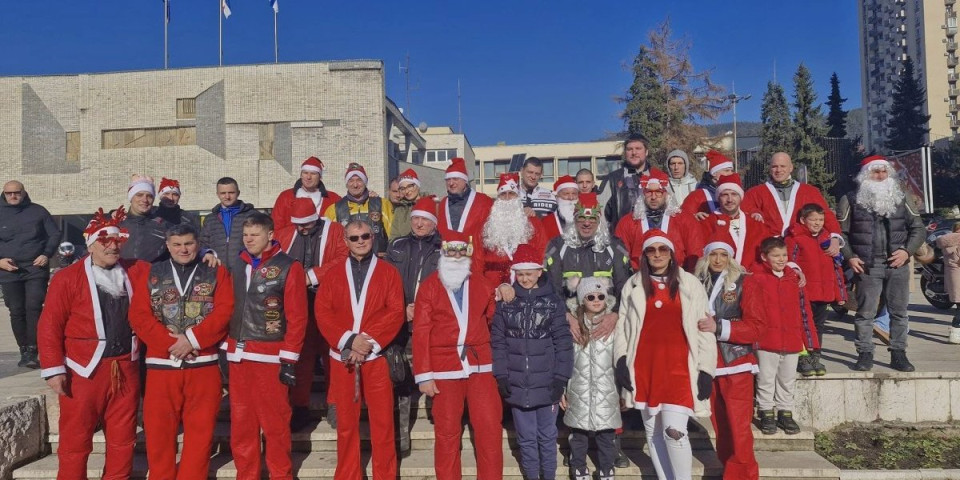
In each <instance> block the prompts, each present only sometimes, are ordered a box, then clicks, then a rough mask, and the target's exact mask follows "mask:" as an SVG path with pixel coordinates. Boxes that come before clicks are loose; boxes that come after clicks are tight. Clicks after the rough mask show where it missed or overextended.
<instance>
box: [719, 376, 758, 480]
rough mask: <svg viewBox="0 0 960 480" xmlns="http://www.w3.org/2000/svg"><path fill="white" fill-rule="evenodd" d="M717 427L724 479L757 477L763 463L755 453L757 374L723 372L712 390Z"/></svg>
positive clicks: (737, 479) (751, 478) (754, 479)
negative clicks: (753, 423) (754, 394)
mask: <svg viewBox="0 0 960 480" xmlns="http://www.w3.org/2000/svg"><path fill="white" fill-rule="evenodd" d="M710 407H711V408H712V409H713V416H711V417H710V420H712V421H713V430H714V431H715V432H716V433H717V458H719V459H720V463H722V464H723V478H724V480H757V479H758V478H760V467H759V465H757V458H756V456H754V454H753V430H751V427H750V425H751V422H752V421H753V374H752V373H750V372H742V373H735V374H733V375H721V376H719V377H717V378H715V379H714V380H713V392H711V394H710Z"/></svg>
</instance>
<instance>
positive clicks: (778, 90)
mask: <svg viewBox="0 0 960 480" xmlns="http://www.w3.org/2000/svg"><path fill="white" fill-rule="evenodd" d="M760 123H761V125H762V126H761V128H760V156H761V158H762V159H764V160H763V161H764V164H765V163H766V160H768V159H769V158H770V157H771V156H773V154H774V153H777V152H789V151H790V150H791V149H792V148H793V121H792V120H790V106H789V105H787V97H786V95H785V94H784V93H783V87H781V86H780V85H779V84H777V83H773V82H767V92H766V93H764V94H763V104H762V105H761V106H760Z"/></svg>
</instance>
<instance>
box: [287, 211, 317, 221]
mask: <svg viewBox="0 0 960 480" xmlns="http://www.w3.org/2000/svg"><path fill="white" fill-rule="evenodd" d="M315 220H320V215H317V213H316V212H314V213H313V215H309V216H306V217H290V223H310V222H313V221H315Z"/></svg>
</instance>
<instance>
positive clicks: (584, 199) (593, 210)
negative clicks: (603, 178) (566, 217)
mask: <svg viewBox="0 0 960 480" xmlns="http://www.w3.org/2000/svg"><path fill="white" fill-rule="evenodd" d="M573 217H574V218H577V217H587V218H600V201H599V200H597V194H596V193H593V192H590V193H581V194H580V198H579V199H578V200H577V205H576V206H575V207H574V209H573Z"/></svg>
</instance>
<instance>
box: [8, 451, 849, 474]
mask: <svg viewBox="0 0 960 480" xmlns="http://www.w3.org/2000/svg"><path fill="white" fill-rule="evenodd" d="M626 454H627V456H628V457H629V458H630V460H631V465H630V467H628V468H622V469H617V472H616V475H617V478H618V479H629V480H641V479H643V478H655V477H656V472H655V470H654V468H653V464H652V463H651V461H650V458H649V457H648V456H647V455H646V454H645V453H643V452H642V451H639V450H628V451H626ZM757 460H758V462H759V463H760V477H761V478H765V479H778V480H799V479H804V480H828V479H829V480H837V479H839V478H840V470H839V469H838V468H837V467H835V466H833V465H832V464H831V463H830V462H827V461H826V460H825V459H824V458H823V457H820V456H819V455H817V454H816V453H815V452H809V451H801V452H760V453H758V456H757ZM103 462H104V456H103V454H93V455H91V456H90V459H89V463H88V472H87V475H88V476H89V478H91V479H99V478H100V471H101V469H102V468H103ZM362 462H363V465H364V466H365V468H366V470H367V476H368V477H369V478H372V471H371V465H370V454H369V452H364V453H363V454H362ZM462 462H463V463H462V473H463V478H465V479H472V478H476V475H477V470H476V460H475V459H474V456H473V455H472V452H471V451H469V450H466V451H464V452H463V457H462ZM557 463H558V464H557V478H567V476H568V470H567V467H564V466H563V465H562V464H561V463H560V462H559V459H558V462H557ZM588 463H589V465H590V470H591V471H595V470H596V469H595V467H594V465H593V461H592V460H590V461H589V462H588ZM293 465H294V468H295V470H294V475H296V477H297V478H299V479H301V480H319V479H329V478H333V474H334V471H335V468H336V452H309V453H306V452H296V453H294V454H293ZM399 470H400V472H399V473H400V478H401V479H404V480H413V479H417V480H419V479H428V478H436V476H435V473H434V470H433V453H432V452H431V451H429V450H421V451H416V452H413V453H412V454H411V456H410V457H408V458H406V459H402V460H400V467H399ZM146 473H147V461H146V457H145V456H144V455H143V454H137V455H136V456H135V458H134V465H133V475H132V476H131V478H133V479H138V480H139V479H145V478H146ZM264 473H266V472H264ZM236 474H237V472H236V468H235V467H234V465H233V461H232V458H231V457H230V455H229V454H226V453H221V454H218V455H216V456H214V457H213V459H212V461H211V464H210V475H209V478H217V479H219V478H224V479H226V478H231V479H232V478H236ZM56 475H57V457H56V455H48V456H46V457H44V458H42V459H40V460H37V461H35V462H33V463H31V464H28V465H26V466H23V467H20V468H18V469H16V470H15V471H14V472H13V478H14V479H15V480H53V479H55V478H56ZM503 475H504V478H508V479H520V478H521V477H522V475H521V473H520V468H519V466H518V465H517V459H516V458H515V457H514V454H513V453H512V452H511V451H504V466H503ZM721 475H722V468H721V465H720V462H719V460H717V457H716V454H715V453H714V452H713V451H703V450H701V451H696V452H694V465H693V478H694V479H711V480H712V479H716V480H719V479H720V477H721Z"/></svg>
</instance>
